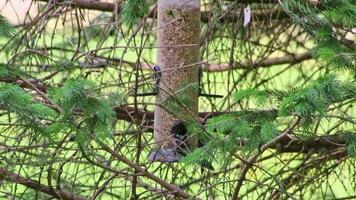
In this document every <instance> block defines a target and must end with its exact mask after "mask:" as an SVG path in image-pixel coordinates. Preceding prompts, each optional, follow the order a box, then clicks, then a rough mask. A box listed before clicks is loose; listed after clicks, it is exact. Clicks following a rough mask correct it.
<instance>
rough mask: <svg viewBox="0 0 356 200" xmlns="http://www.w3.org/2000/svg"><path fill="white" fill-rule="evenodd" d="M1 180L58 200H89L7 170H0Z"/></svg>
mask: <svg viewBox="0 0 356 200" xmlns="http://www.w3.org/2000/svg"><path fill="white" fill-rule="evenodd" d="M0 180H4V181H9V182H13V183H18V184H21V185H24V186H27V187H29V188H32V189H34V190H36V191H41V192H43V193H45V194H48V195H51V196H53V197H55V198H57V199H63V200H87V198H84V197H80V196H78V195H75V194H73V193H69V192H65V191H63V190H55V189H54V188H52V187H48V186H46V185H43V184H41V183H39V182H37V181H34V180H32V179H29V178H25V177H23V176H20V175H19V174H16V173H13V172H11V171H9V170H7V169H5V168H2V167H1V168H0Z"/></svg>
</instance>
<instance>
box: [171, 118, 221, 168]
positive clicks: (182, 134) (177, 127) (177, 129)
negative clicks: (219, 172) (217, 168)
mask: <svg viewBox="0 0 356 200" xmlns="http://www.w3.org/2000/svg"><path fill="white" fill-rule="evenodd" d="M171 133H172V134H173V138H174V140H175V143H176V145H177V148H176V152H177V154H179V156H180V157H184V156H186V155H187V154H188V152H189V151H190V148H189V144H188V138H189V134H188V130H187V128H186V126H185V124H184V122H183V121H177V122H176V123H175V124H174V125H173V126H172V128H171ZM203 146H204V144H203V142H202V141H200V140H199V141H198V147H199V148H201V147H203ZM199 164H200V166H201V167H203V168H205V169H209V170H214V167H213V166H212V164H211V162H210V161H208V160H205V159H204V160H202V161H200V163H199Z"/></svg>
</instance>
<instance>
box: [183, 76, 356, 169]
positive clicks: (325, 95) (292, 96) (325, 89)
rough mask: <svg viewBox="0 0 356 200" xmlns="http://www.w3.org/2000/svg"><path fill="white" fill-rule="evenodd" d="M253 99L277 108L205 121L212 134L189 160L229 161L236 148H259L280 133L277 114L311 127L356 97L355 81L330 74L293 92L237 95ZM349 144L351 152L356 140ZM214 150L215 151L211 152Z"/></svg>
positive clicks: (279, 116)
mask: <svg viewBox="0 0 356 200" xmlns="http://www.w3.org/2000/svg"><path fill="white" fill-rule="evenodd" d="M250 98H255V99H259V98H260V99H263V101H264V102H271V101H267V100H268V99H275V100H276V103H277V104H276V106H277V108H278V109H272V110H257V111H248V110H243V111H238V112H234V113H230V114H225V115H220V116H216V117H213V118H211V119H209V120H208V122H207V124H206V132H208V135H209V137H207V138H205V140H204V141H206V142H207V145H206V146H205V147H204V149H203V150H202V149H199V150H197V151H196V152H193V153H192V154H191V155H189V157H188V158H187V159H186V160H187V163H192V162H199V161H201V160H204V159H208V160H212V159H214V158H215V159H216V158H220V159H221V160H223V161H226V162H228V160H229V157H230V155H231V153H233V152H235V151H236V150H237V149H241V150H244V151H247V152H250V151H253V150H256V149H258V148H259V146H260V145H262V144H264V143H267V142H269V141H270V140H272V139H273V138H275V137H276V136H277V135H278V132H279V131H278V126H277V124H278V123H277V121H276V120H277V117H278V118H289V117H290V116H292V115H296V116H299V117H300V118H301V123H302V124H303V125H304V127H308V126H309V125H311V124H313V122H314V119H320V118H322V117H323V116H324V115H325V114H326V113H327V111H328V108H329V106H330V105H332V104H334V103H339V102H342V101H345V100H348V99H354V98H356V83H355V82H341V81H339V80H338V79H337V78H336V77H335V76H333V75H327V76H325V77H322V78H319V79H317V80H316V81H314V82H312V83H310V84H309V85H307V86H305V87H302V88H296V89H292V90H290V91H284V90H281V91H278V90H264V91H259V90H255V89H248V90H244V91H239V92H238V93H236V94H235V99H236V100H238V101H242V100H245V99H250ZM261 102H262V101H261ZM350 141H354V140H350ZM240 144H243V147H242V145H240ZM349 144H350V145H349V151H352V150H354V149H355V145H354V142H352V143H351V142H350V143H349ZM212 149H214V152H215V153H214V154H212V153H211V152H209V151H212ZM207 152H208V153H207ZM199 155H200V156H199ZM212 155H214V157H213V156H212Z"/></svg>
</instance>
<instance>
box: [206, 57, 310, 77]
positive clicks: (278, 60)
mask: <svg viewBox="0 0 356 200" xmlns="http://www.w3.org/2000/svg"><path fill="white" fill-rule="evenodd" d="M312 58H313V54H312V53H311V52H305V53H300V54H294V55H285V56H281V57H274V58H267V59H263V60H260V61H256V62H254V63H247V62H243V63H233V65H232V67H230V66H229V64H225V63H223V64H210V65H209V66H208V67H204V68H203V69H204V70H206V71H209V72H221V71H227V70H231V69H257V68H261V67H271V66H274V65H282V64H296V63H300V62H303V61H305V60H310V59H312Z"/></svg>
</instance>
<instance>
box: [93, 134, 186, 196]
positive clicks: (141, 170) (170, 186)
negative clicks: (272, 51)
mask: <svg viewBox="0 0 356 200" xmlns="http://www.w3.org/2000/svg"><path fill="white" fill-rule="evenodd" d="M97 142H98V143H99V144H100V145H101V147H102V148H103V150H104V151H106V152H109V153H110V154H111V155H112V156H114V157H115V158H117V159H118V160H120V161H122V162H123V163H125V164H126V165H128V166H130V167H132V168H133V169H134V170H136V171H138V172H139V173H141V175H142V176H145V177H147V178H149V179H151V180H152V181H154V182H156V183H158V184H160V185H161V186H162V187H164V188H165V189H167V190H169V191H170V192H171V193H172V194H174V195H175V196H177V197H182V198H184V199H188V198H190V197H191V195H189V194H188V193H186V192H184V191H183V190H182V189H180V188H179V187H178V186H176V185H173V184H171V183H168V182H167V181H165V180H163V179H161V178H160V177H158V176H156V175H154V174H152V173H150V172H148V171H147V169H145V168H143V167H141V166H139V165H137V164H136V163H134V162H132V161H131V160H129V159H128V158H126V157H125V156H122V155H120V154H118V153H117V152H116V151H114V150H113V149H111V148H110V147H108V146H107V145H105V144H104V143H102V142H100V141H97Z"/></svg>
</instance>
